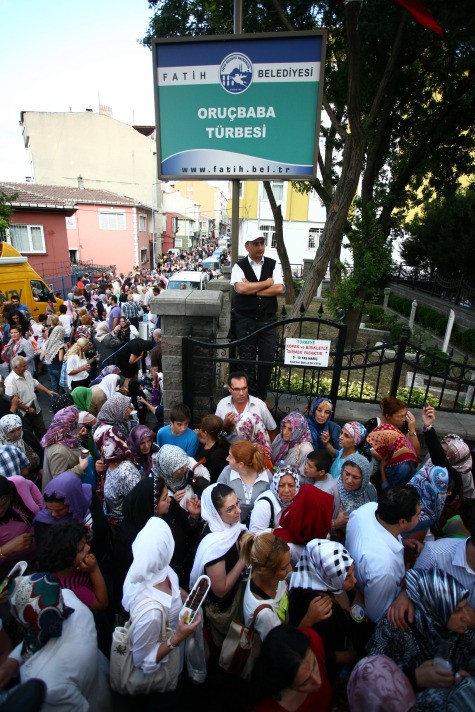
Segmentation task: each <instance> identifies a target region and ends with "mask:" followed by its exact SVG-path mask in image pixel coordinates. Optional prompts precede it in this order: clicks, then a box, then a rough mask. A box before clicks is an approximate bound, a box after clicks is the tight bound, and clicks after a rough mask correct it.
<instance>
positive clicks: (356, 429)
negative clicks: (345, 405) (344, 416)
mask: <svg viewBox="0 0 475 712" xmlns="http://www.w3.org/2000/svg"><path fill="white" fill-rule="evenodd" d="M341 429H342V430H346V431H347V432H348V433H349V434H350V435H351V437H352V438H353V440H354V441H355V445H356V447H358V445H360V443H362V442H363V440H364V439H365V437H366V428H365V426H364V425H362V424H361V423H358V421H357V420H350V422H349V423H345V424H344V425H343V426H342V428H341Z"/></svg>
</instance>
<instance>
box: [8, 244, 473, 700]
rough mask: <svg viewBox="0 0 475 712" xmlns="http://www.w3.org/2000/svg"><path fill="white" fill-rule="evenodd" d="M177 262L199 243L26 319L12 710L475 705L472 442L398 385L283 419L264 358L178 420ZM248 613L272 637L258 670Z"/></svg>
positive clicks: (12, 512) (94, 283)
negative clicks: (166, 396)
mask: <svg viewBox="0 0 475 712" xmlns="http://www.w3.org/2000/svg"><path fill="white" fill-rule="evenodd" d="M174 259H178V260H181V264H179V265H178V266H179V267H184V266H185V265H186V266H187V267H188V268H189V267H190V266H191V265H192V264H193V266H196V265H197V264H199V263H198V262H197V260H199V259H200V257H199V256H197V255H183V256H181V257H177V258H173V259H172V258H171V257H170V258H169V257H167V256H166V257H165V258H163V260H161V263H160V265H159V269H157V270H156V271H155V272H154V273H152V274H150V275H143V274H141V273H140V271H139V270H136V271H135V272H134V273H131V274H129V275H127V276H124V275H121V276H118V277H117V278H114V279H110V275H100V276H98V277H97V278H96V276H94V275H93V276H91V280H90V282H88V281H87V279H86V280H79V281H78V285H77V287H76V289H75V290H74V294H72V295H71V298H68V299H67V300H65V302H64V305H63V306H62V307H61V308H60V314H59V316H58V315H56V314H55V313H53V312H51V313H49V314H45V315H43V316H42V317H40V319H39V322H40V324H41V325H44V330H43V328H42V329H41V330H40V333H38V330H37V333H36V334H35V328H36V327H35V324H34V323H33V324H32V323H31V321H30V320H29V319H28V315H27V314H26V311H25V309H24V308H22V307H23V305H21V304H20V303H18V304H15V305H12V307H14V308H13V309H12V310H11V311H10V314H9V312H8V308H7V307H6V311H5V310H4V313H3V322H4V328H3V332H2V336H3V348H2V359H3V363H4V366H3V368H4V371H3V376H4V393H5V397H3V398H2V399H0V404H1V408H2V412H1V414H0V415H1V417H0V475H2V476H1V477H0V569H1V571H0V580H3V579H5V578H8V580H6V581H5V582H4V585H2V586H0V591H1V592H0V606H1V607H0V618H1V622H2V630H1V631H0V641H1V650H0V687H1V688H2V690H3V692H2V693H1V696H0V710H2V709H13V707H8V705H13V704H14V705H16V707H17V708H20V709H25V710H27V709H32V710H33V709H40V708H41V705H42V704H43V707H42V709H45V710H65V711H66V710H71V711H72V710H101V711H102V710H107V709H112V708H114V709H135V707H134V705H136V704H138V703H137V698H136V697H134V696H133V695H134V694H139V695H140V698H139V700H140V704H141V705H142V706H143V707H144V708H145V709H148V708H150V709H151V708H152V706H153V707H158V708H160V709H174V710H177V709H184V708H185V705H188V704H194V706H195V709H206V710H207V711H209V710H212V709H222V708H223V707H227V708H229V709H230V710H234V709H235V710H254V711H259V712H264V711H267V710H276V711H277V710H289V711H290V710H291V711H295V710H299V711H301V712H303V711H306V710H316V709H318V710H321V711H322V712H330V710H335V711H342V710H350V712H360V711H363V710H364V711H365V712H372V711H378V710H383V709H384V710H385V712H391V710H398V712H409V710H418V711H420V712H422V711H424V712H431V711H432V710H434V711H435V710H437V712H441V711H442V710H452V709H457V710H458V712H468V711H469V710H472V709H474V708H475V678H474V675H475V633H474V630H473V629H474V627H475V612H474V610H473V607H474V606H475V492H474V483H473V476H472V457H471V451H470V448H469V446H468V445H467V444H466V443H465V442H464V441H463V440H462V439H460V438H458V437H457V436H455V435H452V434H448V435H445V436H444V437H442V438H439V435H438V434H437V432H436V428H435V425H436V412H435V410H434V408H432V407H431V406H429V405H427V406H425V407H424V409H423V410H422V414H421V416H420V418H421V419H420V422H417V420H416V418H415V416H414V415H413V414H412V413H411V412H410V411H409V410H408V408H407V406H406V404H405V403H404V402H402V401H400V400H398V399H397V398H393V397H387V398H384V399H383V400H382V402H381V413H380V416H379V417H375V418H372V419H371V420H370V421H368V422H366V423H360V422H357V421H351V422H347V423H345V424H344V425H343V426H342V427H340V426H339V425H338V424H337V423H336V422H335V421H334V420H333V415H334V406H333V404H332V402H331V401H330V400H329V399H328V398H327V397H326V396H325V395H318V396H316V397H315V398H314V399H313V402H312V406H311V408H310V409H309V411H308V413H300V412H297V411H291V412H289V413H287V414H286V415H285V417H283V418H282V419H281V421H280V422H279V423H278V424H277V423H276V422H275V420H274V418H273V416H272V414H271V412H270V410H269V408H268V405H267V404H266V402H265V400H263V399H261V398H259V397H257V396H254V395H252V394H251V393H250V392H249V387H250V383H249V379H248V374H247V373H246V372H244V371H240V372H234V373H230V374H229V377H228V381H227V388H228V395H227V396H225V397H223V398H222V399H221V401H220V402H219V403H218V404H217V408H216V412H215V413H209V414H208V415H206V416H205V417H204V418H203V419H202V421H201V423H191V414H190V411H189V408H188V407H187V406H186V405H185V404H183V403H177V404H176V405H174V406H173V407H172V408H171V411H170V415H169V419H168V422H166V423H165V422H164V420H163V408H162V407H161V405H160V396H161V393H160V381H161V377H162V366H161V347H160V329H159V325H157V323H154V324H153V325H152V326H153V327H154V329H153V332H152V333H153V336H152V339H148V338H147V339H143V338H141V337H140V332H139V329H140V324H141V322H142V323H143V319H144V316H146V315H147V307H148V302H147V300H149V299H150V298H151V296H152V295H154V294H156V293H157V291H158V293H159V292H160V290H161V289H162V288H166V279H167V276H166V275H167V273H168V272H169V270H170V269H172V268H173V260H174ZM201 259H202V257H201ZM164 280H165V281H164ZM149 318H151V317H149ZM23 321H25V323H23ZM7 326H9V331H8V329H7ZM15 332H16V333H15ZM36 336H37V337H38V338H36ZM42 339H43V341H42ZM104 341H105V342H106V345H107V348H110V349H112V350H113V351H114V353H115V354H116V358H115V359H112V360H113V361H114V363H113V364H109V365H106V366H104V358H107V357H103V354H104V353H105V352H104V348H105V347H104ZM33 342H36V344H37V348H35V347H34V346H33ZM107 342H109V343H108V344H107ZM111 342H112V343H111ZM29 347H31V352H30V348H29ZM98 357H99V358H98ZM101 361H102V362H101ZM42 369H43V370H44V371H46V372H47V376H48V378H49V380H50V385H51V387H50V388H46V387H45V386H44V385H42V384H41V383H40V381H39V380H38V372H39V371H41V370H42ZM140 371H141V372H140ZM7 374H8V375H7ZM43 378H44V377H43ZM37 390H43V391H45V392H46V393H47V394H48V396H49V398H50V401H49V403H50V409H51V411H52V413H53V415H52V419H51V422H50V424H49V426H47V425H46V424H45V421H44V419H43V416H42V413H41V408H40V406H39V402H38V398H37V393H36V391H37ZM193 425H194V426H195V427H192V426H193ZM425 449H427V451H428V455H427V458H426V459H425V460H424V459H423V458H422V457H421V453H422V452H424V450H425ZM19 562H25V566H23V565H21V566H20V567H16V569H17V570H16V572H15V574H16V575H15V576H14V575H13V574H12V575H11V576H9V574H10V572H11V570H12V568H14V567H15V565H17V564H19ZM203 576H206V577H208V579H209V585H210V588H209V593H208V595H207V597H206V600H205V602H204V604H203V606H202V608H201V611H200V612H198V613H197V615H196V616H195V617H194V618H193V620H191V619H189V618H188V614H185V615H183V614H182V612H181V611H182V607H183V603H184V601H185V600H186V598H187V596H188V592H189V591H190V590H191V589H192V587H193V586H195V585H196V584H198V583H199V582H200V580H201V577H203ZM233 621H237V622H238V623H239V625H241V626H243V627H244V628H246V629H247V630H249V629H252V630H254V631H255V634H256V637H257V640H258V641H260V643H261V647H260V650H259V646H256V647H255V650H254V652H255V657H253V658H252V665H251V663H249V664H248V665H247V667H246V668H245V670H246V672H245V674H244V673H243V672H242V671H241V674H240V675H239V674H236V671H235V670H234V674H233V671H231V670H230V668H229V666H226V665H225V664H224V657H225V656H224V654H223V651H224V650H226V649H227V646H229V645H230V630H231V629H232V624H233ZM119 634H120V635H121V636H124V635H125V636H126V637H127V636H128V637H127V640H128V643H127V645H126V646H125V647H124V646H122V645H121V644H119V643H118V642H117V641H118V639H119V638H118V636H119ZM128 646H129V647H130V656H127V652H128ZM238 652H241V653H242V650H241V651H238ZM121 657H123V658H124V659H127V660H128V664H129V667H127V668H125V667H123V664H122V663H121ZM109 660H110V662H109ZM109 665H110V677H109ZM117 666H119V668H117ZM118 669H119V672H118V671H117V670H118ZM111 688H112V690H113V691H114V692H112V690H111ZM118 692H120V693H121V694H120V695H119V694H118ZM124 692H127V693H128V695H129V697H127V696H126V695H125V694H124ZM114 695H115V697H114ZM35 701H36V704H37V707H35V706H34V705H35ZM2 705H3V706H2ZM121 705H122V706H121Z"/></svg>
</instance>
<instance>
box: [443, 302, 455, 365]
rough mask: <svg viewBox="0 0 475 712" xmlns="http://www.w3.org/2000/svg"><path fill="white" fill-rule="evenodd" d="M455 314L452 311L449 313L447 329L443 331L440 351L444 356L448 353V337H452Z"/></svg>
mask: <svg viewBox="0 0 475 712" xmlns="http://www.w3.org/2000/svg"><path fill="white" fill-rule="evenodd" d="M454 321H455V312H454V310H453V309H451V310H450V311H449V319H448V321H447V328H446V330H445V336H444V343H443V344H442V351H443V352H444V354H448V353H449V343H450V337H451V336H452V329H453V328H454Z"/></svg>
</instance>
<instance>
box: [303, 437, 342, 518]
mask: <svg viewBox="0 0 475 712" xmlns="http://www.w3.org/2000/svg"><path fill="white" fill-rule="evenodd" d="M332 462H333V459H332V456H331V455H330V453H329V452H328V450H313V452H311V453H309V454H308V455H307V460H306V462H305V470H304V477H301V478H300V484H301V485H314V486H315V487H318V489H321V490H323V492H328V494H331V495H333V519H335V518H336V517H337V516H338V512H339V511H340V495H339V493H338V484H337V481H336V480H334V479H333V477H332V476H331V475H330V468H331V466H332Z"/></svg>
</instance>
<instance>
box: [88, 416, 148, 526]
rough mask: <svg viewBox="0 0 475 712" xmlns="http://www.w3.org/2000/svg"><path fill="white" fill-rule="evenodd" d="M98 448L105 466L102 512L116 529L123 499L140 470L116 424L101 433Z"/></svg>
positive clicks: (119, 519) (134, 483) (131, 487)
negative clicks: (134, 462)
mask: <svg viewBox="0 0 475 712" xmlns="http://www.w3.org/2000/svg"><path fill="white" fill-rule="evenodd" d="M94 439H95V438H94ZM96 443H97V440H96ZM98 448H99V452H100V456H101V463H103V464H104V465H105V466H106V467H107V469H106V473H105V479H104V512H105V514H106V516H107V520H108V522H109V524H110V525H111V527H112V528H113V529H116V528H117V527H118V526H119V524H120V522H121V521H122V516H123V515H122V505H123V502H124V499H125V497H126V495H128V493H129V492H130V491H131V490H132V489H133V488H134V486H135V485H136V484H137V482H140V479H141V477H140V472H139V471H138V469H137V468H136V467H135V465H134V464H133V455H132V453H131V451H130V449H129V446H128V444H127V440H126V439H125V437H124V436H123V433H122V431H121V430H119V428H117V427H116V426H109V427H108V429H107V430H106V431H105V432H104V433H102V435H101V438H100V446H99V445H98Z"/></svg>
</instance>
